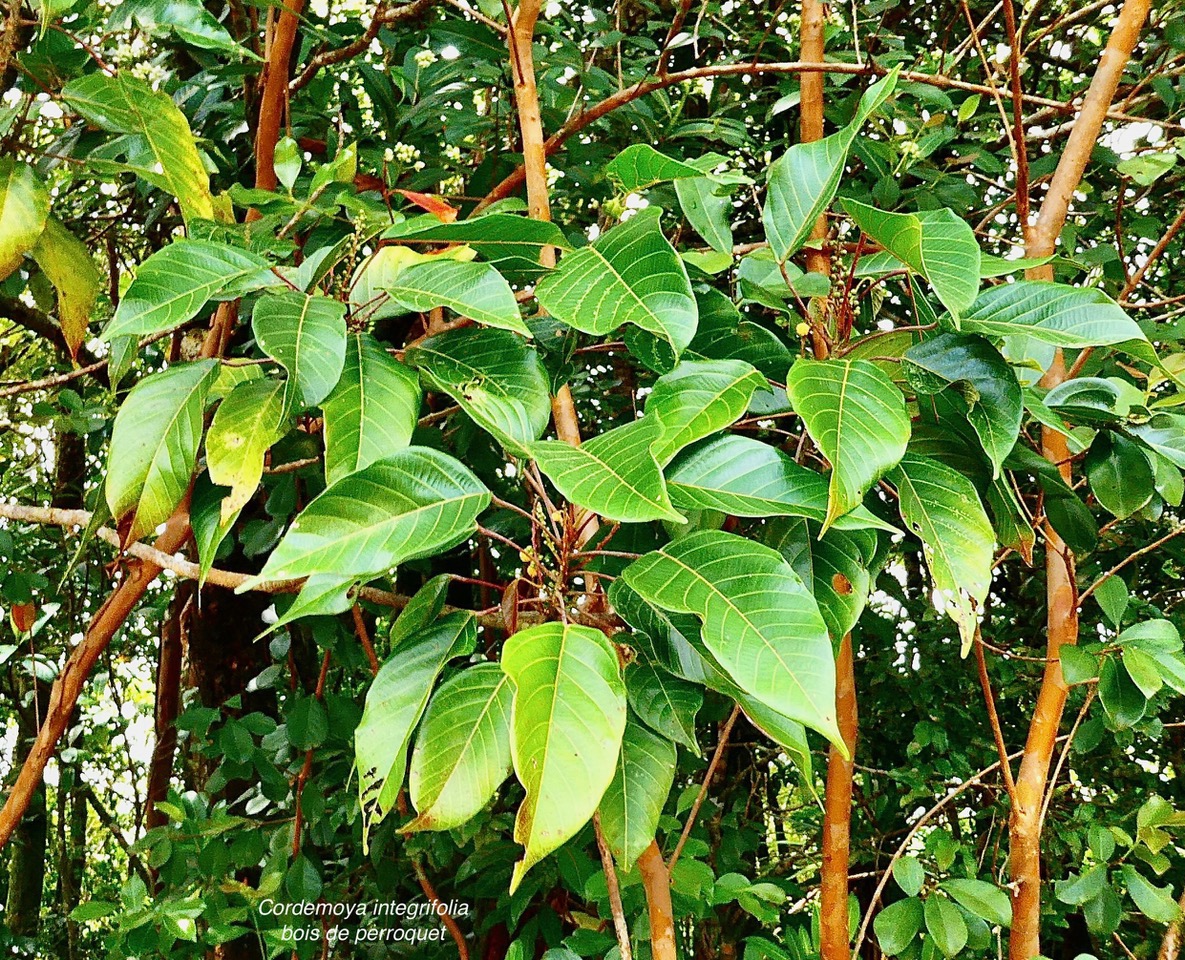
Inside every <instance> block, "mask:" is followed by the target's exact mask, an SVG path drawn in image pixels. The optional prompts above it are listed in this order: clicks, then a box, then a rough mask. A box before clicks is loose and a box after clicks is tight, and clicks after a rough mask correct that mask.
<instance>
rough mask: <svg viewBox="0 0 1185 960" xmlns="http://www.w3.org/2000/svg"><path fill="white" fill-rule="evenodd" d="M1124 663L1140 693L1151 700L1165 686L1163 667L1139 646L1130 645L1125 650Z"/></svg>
mask: <svg viewBox="0 0 1185 960" xmlns="http://www.w3.org/2000/svg"><path fill="white" fill-rule="evenodd" d="M1123 665H1124V667H1125V668H1126V669H1127V675H1128V676H1129V677H1131V679H1132V683H1134V684H1135V685H1136V686H1137V687H1139V688H1140V693H1142V694H1143V695H1144V696H1145V697H1147V698H1148V699H1149V700H1151V699H1152V698H1153V697H1154V696H1156V694H1157V693H1158V692H1159V691H1160V688H1161V687H1163V686H1164V678H1163V677H1162V676H1161V667H1160V664H1159V663H1158V662H1157V661H1156V659H1155V658H1154V657H1153V656H1152V655H1151V654H1148V653H1145V652H1144V651H1143V650H1141V649H1140V648H1139V647H1130V648H1128V649H1127V650H1124V651H1123Z"/></svg>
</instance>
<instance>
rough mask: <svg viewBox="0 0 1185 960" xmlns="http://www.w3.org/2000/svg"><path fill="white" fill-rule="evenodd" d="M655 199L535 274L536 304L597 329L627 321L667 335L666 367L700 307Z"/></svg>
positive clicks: (602, 330)
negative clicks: (539, 274)
mask: <svg viewBox="0 0 1185 960" xmlns="http://www.w3.org/2000/svg"><path fill="white" fill-rule="evenodd" d="M660 216H661V212H660V211H659V210H657V209H655V208H653V207H648V208H646V209H645V210H642V211H640V212H639V213H636V214H635V215H634V216H632V217H630V219H629V220H627V221H626V222H625V223H623V224H620V225H619V226H616V227H613V228H612V229H610V230H606V231H605V232H604V233H603V234H601V236H600V237H598V238H597V240H596V242H595V243H593V244H592V245H591V246H587V247H581V248H580V249H579V250H576V251H573V252H572V253H569V254H567V255H566V256H565V257H564V258H563V260H562V261H561V262H560V265H559V267H557V268H556V269H555V270H554V271H552V272H551V273H549V274H548V275H547V276H546V277H544V278H543V279H542V280H540V281H539V285H538V287H536V289H535V295H536V297H537V298H538V300H539V305H540V306H541V307H542V308H543V309H544V310H546V311H547V312H548V313H549V314H551V315H552V316H553V317H555V318H556V319H557V320H559V321H561V322H563V323H566V324H568V325H569V326H572V327H575V328H576V329H577V330H582V331H584V332H585V333H591V334H595V335H598V336H603V335H604V334H607V333H612V332H613V331H615V330H617V329H618V328H620V327H622V326H624V325H626V324H631V325H633V326H636V327H638V328H639V329H640V330H644V331H646V332H648V333H651V334H653V335H654V336H655V337H657V338H659V340H660V341H665V344H666V349H667V350H668V351H669V353H668V355H666V356H664V358H663V359H664V360H665V361H666V363H665V366H666V367H667V368H669V367H670V366H672V365H673V364H674V362H675V360H677V359H678V357H679V355H680V354H681V353H682V352H683V351H684V350H685V349H686V348H687V345H688V344H689V343H691V340H692V338H693V337H694V336H695V329H696V321H697V316H698V312H697V309H696V302H695V297H694V296H693V295H692V292H691V283H690V281H689V280H688V279H687V270H686V268H685V267H684V266H683V261H682V260H680V259H679V256H678V254H676V253H675V250H674V248H673V247H672V246H671V245H670V243H669V242H668V241H667V238H666V237H665V236H663V233H662V227H661V225H660V222H659V218H660Z"/></svg>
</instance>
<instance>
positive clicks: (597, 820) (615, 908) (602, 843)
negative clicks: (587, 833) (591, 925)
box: [593, 813, 634, 960]
mask: <svg viewBox="0 0 1185 960" xmlns="http://www.w3.org/2000/svg"><path fill="white" fill-rule="evenodd" d="M593 832H594V833H595V834H596V838H597V850H598V852H599V853H600V854H601V869H603V870H604V871H605V887H606V889H607V890H608V892H609V911H610V913H612V914H613V932H614V933H615V934H616V935H617V949H618V950H619V951H620V952H621V960H633V956H634V952H633V950H631V949H630V928H629V924H628V923H626V920H625V910H624V909H623V908H622V906H621V884H620V883H618V882H617V869H616V867H614V866H613V854H612V853H610V852H609V844H608V842H607V841H606V840H605V834H604V831H602V830H601V815H600V814H599V813H594V814H593Z"/></svg>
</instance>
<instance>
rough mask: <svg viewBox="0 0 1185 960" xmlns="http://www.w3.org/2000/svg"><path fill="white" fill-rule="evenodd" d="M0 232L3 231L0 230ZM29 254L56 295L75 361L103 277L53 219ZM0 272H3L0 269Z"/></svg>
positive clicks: (80, 244) (0, 214) (77, 242)
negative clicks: (51, 285) (55, 291)
mask: <svg viewBox="0 0 1185 960" xmlns="http://www.w3.org/2000/svg"><path fill="white" fill-rule="evenodd" d="M3 217H4V212H3V210H0V223H2V221H3ZM0 230H3V227H2V226H0ZM31 254H32V257H33V259H34V260H36V261H37V265H38V266H39V267H41V272H42V273H44V274H45V276H46V278H47V279H48V280H49V282H50V283H52V284H53V285H54V288H55V289H56V290H57V292H58V323H59V325H60V326H61V328H62V337H63V338H64V339H65V341H66V346H67V347H68V348H69V350H70V356H71V357H77V356H78V348H79V347H80V346H82V343H83V341H84V340H85V339H86V328H87V325H88V324H89V323H90V319H91V311H92V310H93V309H94V307H95V300H96V299H97V298H98V296H99V291H100V290H102V289H103V277H102V276H101V275H100V273H99V269H98V267H96V266H95V261H94V259H93V258H92V257H91V254H90V251H89V250H88V249H87V248H86V244H84V243H83V242H82V241H81V240H79V239H78V238H77V237H76V236H74V234H72V233H71V232H70V231H69V230H67V229H66V228H65V227H63V226H62V225H61V224H60V223H58V221H57V220H55V219H54V218H53V217H50V218H49V219H48V220H47V221H46V222H45V229H44V230H43V231H42V233H41V236H40V237H39V238H38V240H37V243H36V245H35V246H34V247H33V249H32V251H31ZM0 272H3V271H2V266H0Z"/></svg>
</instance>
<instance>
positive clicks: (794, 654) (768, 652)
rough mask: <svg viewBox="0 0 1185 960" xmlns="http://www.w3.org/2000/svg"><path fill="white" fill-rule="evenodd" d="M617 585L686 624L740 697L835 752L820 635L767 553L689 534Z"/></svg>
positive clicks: (827, 656)
mask: <svg viewBox="0 0 1185 960" xmlns="http://www.w3.org/2000/svg"><path fill="white" fill-rule="evenodd" d="M622 577H623V578H624V579H625V582H626V583H627V584H629V586H631V587H633V588H634V590H636V591H637V592H638V593H639V594H640V595H641V596H642V597H643V598H644V599H645V600H647V601H649V602H650V603H653V604H654V605H656V606H658V607H661V608H662V609H664V610H671V611H674V612H677V613H692V614H695V616H696V617H698V618H699V619H700V621H702V623H703V640H704V643H705V645H706V646H707V648H708V649H709V650H710V651H711V652H712V655H713V656H714V657H715V658H716V660H717V661H718V662H719V664H720V666H721V667H723V668H724V670H725V672H726V673H727V674H728V676H729V677H730V678H731V679H732V680H733V682H735V683H736V684H737V686H739V687H740V688H741V689H742V690H744V691H745V692H746V693H749V694H751V695H752V696H754V697H756V698H757V699H758V700H760V701H761V702H762V703H764V704H766V705H767V706H769V707H771V708H773V709H774V710H776V711H777V712H778V713H781V714H783V715H784V716H787V717H790V718H791V719H793V720H797V721H799V722H800V723H803V724H805V725H806V726H808V727H810V728H811V729H812V730H817V731H818V732H819V733H822V734H823V735H824V736H825V737H827V738H828V739H829V740H831V741H832V742H833V743H835V744H837V746H839V745H841V744H842V743H843V741H842V739H841V738H840V736H839V730H838V728H837V727H836V723H835V661H834V659H833V657H832V652H831V639H830V638H829V637H828V635H827V626H826V624H825V623H824V622H823V617H822V616H821V615H820V613H819V608H818V605H817V604H816V603H815V600H814V597H812V596H811V594H810V591H809V590H808V589H807V588H806V586H805V585H804V584H803V582H802V580H801V579H800V578H799V576H798V574H797V573H795V572H794V569H793V568H792V567H791V566H790V565H789V564H788V563H786V561H785V560H783V559H782V557H781V556H780V555H779V554H778V553H777V552H776V551H775V550H771V549H770V548H769V547H765V546H762V545H761V544H757V543H753V542H752V541H750V540H746V539H744V538H743V537H738V536H735V535H733V534H729V533H720V532H717V531H707V532H703V533H695V534H691V535H690V536H687V537H684V538H682V539H680V540H676V541H674V542H672V543H669V544H667V545H666V546H664V547H662V548H661V549H660V550H656V551H653V552H652V553H648V554H646V555H645V556H643V557H642V558H641V559H639V560H635V561H634V562H633V563H632V564H630V565H629V566H628V567H626V569H625V571H624V572H623V573H622ZM839 748H840V749H841V750H843V749H844V748H843V747H842V746H840V747H839Z"/></svg>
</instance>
